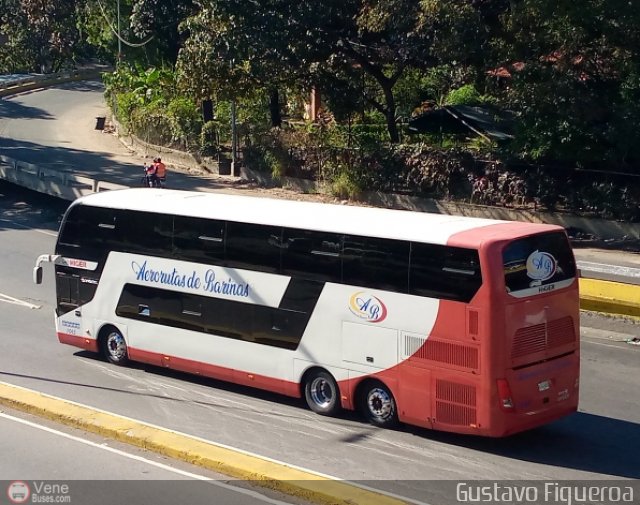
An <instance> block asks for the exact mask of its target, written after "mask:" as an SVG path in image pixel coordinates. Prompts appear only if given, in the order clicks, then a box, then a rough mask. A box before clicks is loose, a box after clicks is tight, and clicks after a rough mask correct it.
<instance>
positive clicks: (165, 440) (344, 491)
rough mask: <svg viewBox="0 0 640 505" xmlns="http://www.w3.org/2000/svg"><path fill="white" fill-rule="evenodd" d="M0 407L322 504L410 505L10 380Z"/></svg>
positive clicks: (0, 391)
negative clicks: (12, 382) (47, 393)
mask: <svg viewBox="0 0 640 505" xmlns="http://www.w3.org/2000/svg"><path fill="white" fill-rule="evenodd" d="M0 404H2V405H6V406H8V407H11V408H14V409H17V410H21V411H23V412H28V413H31V414H35V415H38V416H40V417H45V418H47V419H51V420H54V421H57V422H60V423H63V424H66V425H68V426H73V427H76V428H81V429H83V430H86V431H89V432H92V433H97V434H99V435H102V436H105V437H109V438H112V439H115V440H119V441H121V442H126V443H128V444H132V445H135V446H138V447H142V448H144V449H148V450H151V451H154V452H157V453H159V454H164V455H166V456H169V457H171V458H175V459H179V460H182V461H186V462H188V463H192V464H194V465H198V466H201V467H203V468H207V469H209V470H213V471H216V472H219V473H222V474H225V475H228V476H231V477H235V478H238V479H242V480H247V481H251V482H252V483H253V484H256V485H259V486H262V487H265V488H269V489H274V490H277V491H281V492H283V493H286V494H289V495H292V496H298V497H300V498H303V499H306V500H309V501H312V502H314V503H319V504H321V505H327V504H331V505H359V504H362V505H406V504H407V503H408V502H406V501H403V500H401V499H399V498H396V497H393V496H388V495H385V494H382V493H376V492H375V491H372V490H369V489H363V488H360V487H358V486H356V485H354V484H350V483H348V482H344V481H340V480H335V479H331V478H329V477H325V476H322V475H319V474H315V473H312V472H310V471H305V470H302V469H299V468H295V467H291V466H287V465H285V464H281V463H277V462H275V461H271V460H268V459H264V458H261V457H259V456H255V455H251V454H248V453H243V452H241V451H236V450H233V449H231V448H228V447H223V446H221V445H217V444H214V443H213V442H209V441H206V440H203V439H199V438H196V437H192V436H189V435H186V434H182V433H178V432H175V431H171V430H167V429H164V428H159V427H157V426H152V425H150V424H147V423H143V422H141V421H136V420H134V419H129V418H126V417H123V416H118V415H116V414H111V413H108V412H105V411H101V410H97V409H92V408H90V407H87V406H84V405H80V404H78V403H74V402H70V401H66V400H62V399H60V398H56V397H54V396H50V395H46V394H43V393H39V392H37V391H33V390H30V389H26V388H22V387H19V386H14V385H12V384H8V383H5V382H0Z"/></svg>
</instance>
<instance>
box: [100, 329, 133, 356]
mask: <svg viewBox="0 0 640 505" xmlns="http://www.w3.org/2000/svg"><path fill="white" fill-rule="evenodd" d="M101 343H102V354H103V355H104V357H105V358H107V361H109V362H110V363H113V364H114V365H121V366H122V365H126V364H127V362H128V361H129V352H128V350H127V342H126V341H125V339H124V337H123V336H122V333H120V332H119V331H118V330H117V329H116V328H113V327H111V328H108V329H107V330H106V332H105V335H104V336H103V338H102V340H101Z"/></svg>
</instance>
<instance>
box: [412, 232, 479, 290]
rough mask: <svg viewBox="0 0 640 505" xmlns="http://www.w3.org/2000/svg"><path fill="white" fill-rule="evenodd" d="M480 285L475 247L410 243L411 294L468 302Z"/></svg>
mask: <svg viewBox="0 0 640 505" xmlns="http://www.w3.org/2000/svg"><path fill="white" fill-rule="evenodd" d="M481 284H482V275H481V273H480V259H479V257H478V251H476V250H475V249H463V248H459V247H449V246H443V245H435V244H412V245H411V270H410V289H409V292H410V293H411V294H412V295H418V296H428V297H433V298H444V299H446V300H456V301H462V302H469V301H470V300H471V299H472V298H473V296H474V295H475V294H476V292H477V291H478V289H479V288H480V285H481Z"/></svg>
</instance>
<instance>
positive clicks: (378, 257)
mask: <svg viewBox="0 0 640 505" xmlns="http://www.w3.org/2000/svg"><path fill="white" fill-rule="evenodd" d="M342 272H343V282H344V283H345V284H353V285H357V286H365V287H368V288H377V289H385V290H388V291H395V292H397V293H406V292H407V290H408V281H409V242H405V241H402V240H388V239H380V238H372V237H357V236H353V235H350V236H349V235H347V236H345V239H344V254H343V259H342Z"/></svg>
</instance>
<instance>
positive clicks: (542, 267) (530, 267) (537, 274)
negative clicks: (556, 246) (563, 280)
mask: <svg viewBox="0 0 640 505" xmlns="http://www.w3.org/2000/svg"><path fill="white" fill-rule="evenodd" d="M557 265H558V263H557V261H556V259H555V258H554V257H553V256H552V255H551V254H549V253H547V252H541V251H534V252H532V253H531V254H530V255H529V257H528V258H527V276H528V277H529V278H531V279H534V280H536V281H546V280H547V279H551V277H553V276H554V275H555V273H556V268H557Z"/></svg>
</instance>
